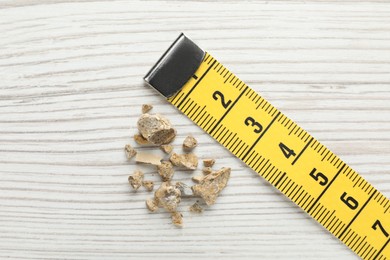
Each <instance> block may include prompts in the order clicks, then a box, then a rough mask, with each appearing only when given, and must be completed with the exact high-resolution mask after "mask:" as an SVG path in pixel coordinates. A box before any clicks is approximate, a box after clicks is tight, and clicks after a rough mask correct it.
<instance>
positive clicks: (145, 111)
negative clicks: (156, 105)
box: [142, 104, 153, 114]
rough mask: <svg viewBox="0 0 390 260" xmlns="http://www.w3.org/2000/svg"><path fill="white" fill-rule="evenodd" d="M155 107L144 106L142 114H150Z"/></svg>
mask: <svg viewBox="0 0 390 260" xmlns="http://www.w3.org/2000/svg"><path fill="white" fill-rule="evenodd" d="M152 108H153V106H152V105H150V104H143V105H142V114H145V113H148V112H149V111H150V110H152Z"/></svg>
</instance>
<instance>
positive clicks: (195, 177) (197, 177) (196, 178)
mask: <svg viewBox="0 0 390 260" xmlns="http://www.w3.org/2000/svg"><path fill="white" fill-rule="evenodd" d="M203 178H204V176H193V177H192V178H191V179H192V181H193V182H195V183H200V182H201V181H202V179H203Z"/></svg>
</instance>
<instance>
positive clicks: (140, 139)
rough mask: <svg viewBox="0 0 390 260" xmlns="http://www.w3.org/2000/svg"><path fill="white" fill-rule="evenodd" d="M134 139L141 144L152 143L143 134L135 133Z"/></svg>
mask: <svg viewBox="0 0 390 260" xmlns="http://www.w3.org/2000/svg"><path fill="white" fill-rule="evenodd" d="M134 141H135V142H136V143H137V144H139V145H151V144H152V143H151V142H149V141H148V140H146V139H145V138H144V137H143V136H142V135H140V134H135V135H134Z"/></svg>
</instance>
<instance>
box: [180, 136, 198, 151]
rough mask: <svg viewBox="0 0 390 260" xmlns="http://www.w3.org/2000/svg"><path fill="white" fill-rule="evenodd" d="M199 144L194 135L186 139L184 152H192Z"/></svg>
mask: <svg viewBox="0 0 390 260" xmlns="http://www.w3.org/2000/svg"><path fill="white" fill-rule="evenodd" d="M197 144H198V141H196V139H195V138H194V137H193V136H192V135H189V136H187V137H186V138H185V139H184V142H183V149H184V151H191V150H192V149H194V148H195V146H196V145H197Z"/></svg>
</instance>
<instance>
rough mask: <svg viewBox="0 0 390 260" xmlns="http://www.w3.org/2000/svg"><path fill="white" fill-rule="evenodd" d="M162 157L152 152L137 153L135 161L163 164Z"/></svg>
mask: <svg viewBox="0 0 390 260" xmlns="http://www.w3.org/2000/svg"><path fill="white" fill-rule="evenodd" d="M161 160H162V158H161V157H160V156H158V155H155V154H152V153H141V152H140V153H137V154H136V156H135V161H136V162H137V163H147V164H153V165H161Z"/></svg>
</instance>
